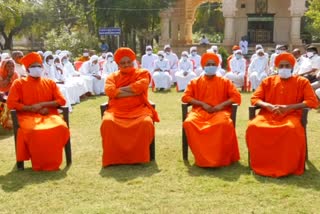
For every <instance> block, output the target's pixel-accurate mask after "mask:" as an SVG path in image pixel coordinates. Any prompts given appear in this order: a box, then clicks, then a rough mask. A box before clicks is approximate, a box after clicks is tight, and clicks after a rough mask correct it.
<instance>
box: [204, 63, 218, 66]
mask: <svg viewBox="0 0 320 214" xmlns="http://www.w3.org/2000/svg"><path fill="white" fill-rule="evenodd" d="M206 66H216V64H215V63H208V64H206Z"/></svg>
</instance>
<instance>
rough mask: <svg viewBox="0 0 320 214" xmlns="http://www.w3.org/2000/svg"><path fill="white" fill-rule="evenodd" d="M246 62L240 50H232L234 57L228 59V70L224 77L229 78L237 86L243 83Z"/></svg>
mask: <svg viewBox="0 0 320 214" xmlns="http://www.w3.org/2000/svg"><path fill="white" fill-rule="evenodd" d="M246 64H247V63H246V60H245V59H244V57H243V55H242V51H241V50H236V51H235V52H234V57H233V58H232V59H231V60H230V72H227V73H226V75H225V78H227V79H229V80H231V81H232V82H233V84H234V85H235V86H236V87H237V88H239V87H242V86H243V85H244V75H245V72H246Z"/></svg>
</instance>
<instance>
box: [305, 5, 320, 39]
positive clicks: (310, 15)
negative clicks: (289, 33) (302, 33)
mask: <svg viewBox="0 0 320 214" xmlns="http://www.w3.org/2000/svg"><path fill="white" fill-rule="evenodd" d="M308 4H309V8H308V11H307V12H306V14H305V16H306V17H307V20H306V23H307V31H308V32H309V33H310V34H311V35H312V41H320V16H319V11H320V0H309V1H308Z"/></svg>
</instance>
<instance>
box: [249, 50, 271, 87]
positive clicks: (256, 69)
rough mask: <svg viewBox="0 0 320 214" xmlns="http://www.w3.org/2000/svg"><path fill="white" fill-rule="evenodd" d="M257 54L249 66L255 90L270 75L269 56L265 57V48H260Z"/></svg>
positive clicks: (250, 77) (250, 78)
mask: <svg viewBox="0 0 320 214" xmlns="http://www.w3.org/2000/svg"><path fill="white" fill-rule="evenodd" d="M256 54H257V57H255V58H254V60H253V61H252V62H251V63H250V65H249V68H248V71H249V80H250V82H251V86H252V90H253V91H255V90H256V89H257V88H258V86H259V85H260V83H261V81H262V80H263V79H264V78H266V77H267V76H268V71H269V66H268V58H266V57H265V53H264V51H263V49H258V50H257V52H256Z"/></svg>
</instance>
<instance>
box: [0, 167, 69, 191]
mask: <svg viewBox="0 0 320 214" xmlns="http://www.w3.org/2000/svg"><path fill="white" fill-rule="evenodd" d="M69 168H70V166H66V167H65V168H64V169H62V170H59V171H50V172H45V171H41V172H38V171H33V170H32V169H31V168H26V169H25V170H21V171H20V170H17V168H16V166H14V167H13V168H12V170H11V172H9V173H8V174H6V175H3V176H0V185H1V188H2V189H3V191H5V192H16V191H19V190H20V189H22V188H24V187H25V186H27V185H32V184H41V183H44V182H46V181H52V180H60V179H63V178H65V177H66V176H67V172H68V170H69Z"/></svg>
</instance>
